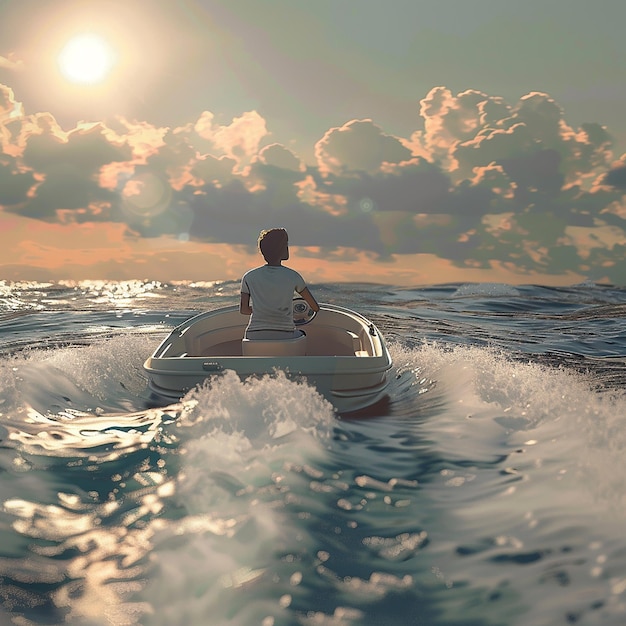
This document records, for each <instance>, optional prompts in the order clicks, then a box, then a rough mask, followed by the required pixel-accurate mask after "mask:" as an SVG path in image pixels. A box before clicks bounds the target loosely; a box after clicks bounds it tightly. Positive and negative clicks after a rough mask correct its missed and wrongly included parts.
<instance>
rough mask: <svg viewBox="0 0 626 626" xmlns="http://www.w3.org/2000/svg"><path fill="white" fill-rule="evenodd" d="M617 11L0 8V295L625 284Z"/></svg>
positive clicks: (142, 4)
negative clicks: (270, 238) (272, 262)
mask: <svg viewBox="0 0 626 626" xmlns="http://www.w3.org/2000/svg"><path fill="white" fill-rule="evenodd" d="M625 23H626V2H624V1H623V0H599V1H598V2H593V3H592V2H588V0H541V1H538V0H525V1H524V2H513V1H509V0H386V2H381V1H380V0H315V1H314V2H311V1H309V0H132V2H129V1H128V0H89V1H86V0H71V1H70V0H0V281H1V280H4V281H7V282H19V281H30V280H37V281H55V280H76V281H80V280H91V279H98V280H133V279H148V280H158V281H164V282H168V281H176V280H181V281H182V280H192V281H214V280H238V279H239V278H240V277H241V275H242V274H243V272H245V271H246V269H248V268H250V267H253V266H255V265H259V264H261V263H262V258H261V257H260V255H259V254H258V251H257V250H256V240H257V237H258V234H259V232H260V231H261V230H262V229H265V228H272V227H285V228H287V230H288V232H289V240H290V247H291V259H290V260H289V262H288V264H289V265H290V266H291V267H294V268H295V269H297V270H299V271H300V272H301V273H302V274H303V276H304V277H305V279H306V280H307V281H308V282H309V283H325V282H326V283H328V282H375V283H382V284H389V285H398V286H419V285H427V284H437V283H449V282H503V283H509V284H544V285H554V286H558V285H572V284H577V283H580V282H585V281H595V282H603V283H610V284H616V285H623V284H625V283H626V48H625V47H624V45H623V26H624V24H625Z"/></svg>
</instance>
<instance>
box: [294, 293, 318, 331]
mask: <svg viewBox="0 0 626 626" xmlns="http://www.w3.org/2000/svg"><path fill="white" fill-rule="evenodd" d="M316 315H317V311H314V310H313V309H312V308H311V307H310V306H309V303H308V302H307V301H306V300H305V299H304V298H300V297H295V298H294V299H293V323H294V324H295V325H296V326H304V325H305V324H308V323H309V322H312V321H313V318H314V317H315V316H316Z"/></svg>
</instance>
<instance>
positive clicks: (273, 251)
mask: <svg viewBox="0 0 626 626" xmlns="http://www.w3.org/2000/svg"><path fill="white" fill-rule="evenodd" d="M259 250H260V251H261V254H262V255H263V257H264V258H265V260H266V261H267V262H268V263H278V262H279V261H286V260H287V259H288V258H289V237H288V236H287V231H286V230H285V229H284V228H271V229H269V230H262V231H261V234H260V235H259Z"/></svg>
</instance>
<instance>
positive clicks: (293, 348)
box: [241, 335, 306, 356]
mask: <svg viewBox="0 0 626 626" xmlns="http://www.w3.org/2000/svg"><path fill="white" fill-rule="evenodd" d="M241 354H243V356H304V355H305V354H306V335H302V336H301V337H295V338H294V339H245V338H244V339H242V340H241Z"/></svg>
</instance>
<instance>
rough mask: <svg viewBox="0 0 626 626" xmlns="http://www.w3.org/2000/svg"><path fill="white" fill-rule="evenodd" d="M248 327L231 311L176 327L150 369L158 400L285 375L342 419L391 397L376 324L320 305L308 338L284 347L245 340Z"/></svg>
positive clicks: (148, 363)
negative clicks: (227, 375)
mask: <svg viewBox="0 0 626 626" xmlns="http://www.w3.org/2000/svg"><path fill="white" fill-rule="evenodd" d="M298 309H299V307H298V306H297V305H295V306H294V311H298ZM296 314H297V313H296ZM246 324H247V318H246V317H244V316H242V315H241V314H240V313H239V308H238V307H236V306H231V307H224V308H221V309H217V310H215V311H208V312H206V313H201V314H199V315H196V316H195V317H192V318H191V319H189V320H187V321H186V322H184V323H183V324H181V325H180V326H178V327H177V328H175V329H174V330H173V331H172V332H171V333H170V334H169V335H168V337H167V338H166V339H165V340H164V341H163V342H162V343H161V344H160V345H159V347H158V348H157V349H156V350H155V352H154V354H153V355H152V356H150V357H149V358H148V359H147V360H146V362H145V363H144V369H145V371H146V372H147V374H148V380H149V387H150V389H151V391H152V392H153V394H155V395H156V396H157V398H159V399H162V400H165V401H177V400H178V399H180V398H181V397H182V396H183V395H184V394H185V393H186V392H187V391H189V390H190V389H192V388H193V387H195V386H196V385H199V384H202V383H203V382H204V381H205V380H206V379H207V378H210V377H212V376H216V375H219V374H220V373H222V372H225V371H227V370H234V371H235V372H236V373H237V374H238V375H239V376H240V377H241V378H242V379H245V378H248V377H249V376H262V375H264V374H272V373H274V372H275V371H276V370H282V371H284V372H285V373H286V374H287V376H288V377H290V378H301V377H305V378H306V379H307V381H308V382H309V383H310V384H312V385H314V386H315V387H316V388H317V390H318V391H319V392H320V393H321V394H322V395H324V396H325V397H326V398H327V399H328V400H329V401H330V402H331V403H332V404H333V405H334V406H335V408H336V409H337V410H338V411H339V412H340V413H348V412H353V411H358V410H361V409H364V408H367V407H369V406H371V405H372V404H375V403H376V402H378V401H379V400H381V399H382V398H384V397H385V395H386V388H387V385H388V372H389V370H390V369H391V366H392V362H391V357H390V356H389V352H388V350H387V347H386V345H385V341H384V339H383V337H382V335H381V334H380V332H379V331H378V329H377V328H376V326H375V325H374V324H373V323H372V322H371V321H369V320H368V319H367V318H365V317H363V316H362V315H360V314H359V313H356V312H355V311H351V310H350V309H347V308H343V307H339V306H335V305H330V304H322V305H321V308H320V310H319V312H318V313H317V315H315V317H314V319H312V320H311V321H308V322H307V325H306V336H303V337H302V338H297V339H288V340H280V341H268V340H255V341H249V340H247V339H243V337H244V332H245V328H246Z"/></svg>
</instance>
